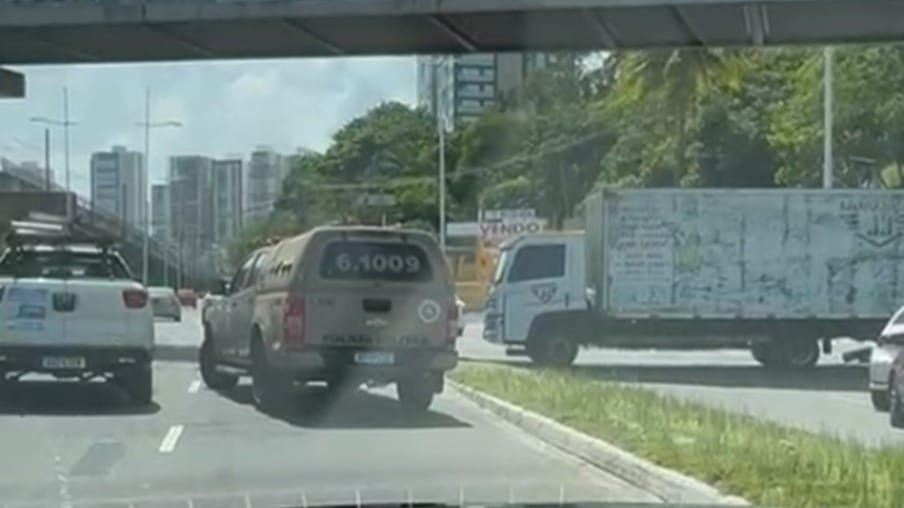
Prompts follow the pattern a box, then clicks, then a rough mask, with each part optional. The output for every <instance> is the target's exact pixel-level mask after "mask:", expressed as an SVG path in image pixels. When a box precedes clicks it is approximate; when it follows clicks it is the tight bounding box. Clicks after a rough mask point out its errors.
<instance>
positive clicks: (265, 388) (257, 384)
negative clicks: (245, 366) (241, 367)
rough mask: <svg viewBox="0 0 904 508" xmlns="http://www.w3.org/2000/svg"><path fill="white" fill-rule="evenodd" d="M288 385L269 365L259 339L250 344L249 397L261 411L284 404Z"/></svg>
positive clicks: (273, 408)
mask: <svg viewBox="0 0 904 508" xmlns="http://www.w3.org/2000/svg"><path fill="white" fill-rule="evenodd" d="M288 392H289V389H288V386H287V383H284V382H283V380H282V379H281V376H279V374H278V373H277V372H276V371H275V370H274V369H273V368H272V367H271V366H270V364H269V362H268V361H267V354H266V351H264V346H263V344H261V341H260V340H259V339H258V340H255V341H254V342H253V343H252V345H251V398H252V400H253V401H254V405H255V406H256V407H257V408H258V409H260V410H261V411H265V412H268V411H278V410H281V409H282V408H283V407H284V406H285V405H286V399H287V398H288Z"/></svg>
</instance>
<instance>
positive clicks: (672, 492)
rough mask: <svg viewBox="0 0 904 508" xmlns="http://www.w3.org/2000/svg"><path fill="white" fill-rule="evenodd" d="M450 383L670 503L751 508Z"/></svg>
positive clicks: (694, 481)
mask: <svg viewBox="0 0 904 508" xmlns="http://www.w3.org/2000/svg"><path fill="white" fill-rule="evenodd" d="M447 382H448V383H449V384H450V386H452V387H453V388H454V389H456V390H458V391H459V392H460V393H461V394H463V395H464V396H465V397H467V398H469V399H471V400H473V401H474V402H476V403H477V404H478V405H479V406H481V407H483V408H485V409H487V410H489V411H491V412H493V413H494V414H496V415H497V416H499V417H501V418H502V419H504V420H506V421H508V422H509V423H512V424H514V425H515V426H517V427H519V428H521V429H522V430H524V431H526V432H528V433H529V434H532V435H534V436H535V437H537V438H539V439H541V440H543V441H545V442H547V443H549V444H551V445H553V446H555V447H556V448H559V449H561V450H563V451H565V452H566V453H568V454H570V455H574V456H576V457H579V458H581V459H583V460H584V461H586V462H588V463H590V464H593V465H594V466H596V467H598V468H600V469H602V470H604V471H606V472H608V473H610V474H612V475H614V476H617V477H619V478H621V479H623V480H625V481H627V482H628V483H631V484H632V485H635V486H637V487H639V488H641V489H643V490H645V491H647V492H649V493H651V494H653V495H655V496H658V497H659V498H661V499H662V500H663V501H665V502H668V503H678V504H680V503H697V504H723V505H725V504H727V505H733V506H749V505H750V503H749V502H747V501H746V500H744V499H741V498H739V497H736V496H727V495H725V494H722V493H721V492H719V491H718V490H716V489H715V488H713V487H712V486H710V485H707V484H706V483H703V482H701V481H699V480H697V479H695V478H691V477H689V476H685V475H683V474H681V473H678V472H677V471H673V470H671V469H666V468H664V467H660V466H657V465H656V464H653V463H652V462H650V461H648V460H645V459H642V458H640V457H638V456H636V455H632V454H630V453H628V452H626V451H624V450H622V449H620V448H617V447H615V446H613V445H611V444H609V443H607V442H605V441H603V440H600V439H597V438H594V437H591V436H588V435H587V434H584V433H582V432H578V431H576V430H574V429H572V428H570V427H567V426H565V425H562V424H561V423H558V422H556V421H554V420H552V419H550V418H547V417H545V416H542V415H540V414H537V413H534V412H532V411H528V410H526V409H523V408H521V407H519V406H516V405H514V404H512V403H510V402H506V401H504V400H502V399H499V398H497V397H494V396H492V395H489V394H486V393H484V392H481V391H478V390H475V389H473V388H469V387H467V386H464V385H462V384H460V383H457V382H455V381H452V380H448V379H447Z"/></svg>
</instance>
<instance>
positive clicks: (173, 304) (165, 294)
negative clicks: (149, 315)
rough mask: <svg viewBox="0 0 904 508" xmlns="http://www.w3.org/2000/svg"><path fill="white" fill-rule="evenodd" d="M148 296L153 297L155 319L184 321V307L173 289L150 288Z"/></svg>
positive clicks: (152, 306) (152, 304)
mask: <svg viewBox="0 0 904 508" xmlns="http://www.w3.org/2000/svg"><path fill="white" fill-rule="evenodd" d="M148 294H149V295H150V297H151V308H152V309H153V310H154V317H162V318H169V319H172V320H173V321H182V305H181V304H180V303H179V298H178V297H177V296H176V292H175V291H173V289H172V288H168V287H162V286H161V287H150V288H148Z"/></svg>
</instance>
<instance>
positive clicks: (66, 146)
mask: <svg viewBox="0 0 904 508" xmlns="http://www.w3.org/2000/svg"><path fill="white" fill-rule="evenodd" d="M63 152H64V153H65V154H66V156H65V159H66V162H65V164H66V166H65V167H66V192H72V187H71V185H70V179H69V89H67V88H66V87H65V86H64V87H63Z"/></svg>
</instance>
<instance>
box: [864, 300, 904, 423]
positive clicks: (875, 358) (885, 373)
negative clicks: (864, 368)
mask: <svg viewBox="0 0 904 508" xmlns="http://www.w3.org/2000/svg"><path fill="white" fill-rule="evenodd" d="M901 338H904V307H901V308H899V309H898V310H897V311H896V312H895V313H894V315H892V317H891V319H889V320H888V323H887V324H886V325H885V328H883V329H882V332H881V333H879V337H878V338H877V339H876V346H875V347H874V348H873V351H872V354H871V355H870V361H869V393H870V399H871V400H872V403H873V407H874V408H876V410H878V411H888V409H889V405H890V399H889V392H890V391H891V387H890V386H889V379H890V377H891V373H892V368H891V367H892V363H893V362H894V361H895V357H897V356H898V353H899V352H900V351H901V350H902V349H904V341H901V340H900V339H901Z"/></svg>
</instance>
